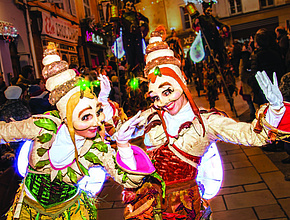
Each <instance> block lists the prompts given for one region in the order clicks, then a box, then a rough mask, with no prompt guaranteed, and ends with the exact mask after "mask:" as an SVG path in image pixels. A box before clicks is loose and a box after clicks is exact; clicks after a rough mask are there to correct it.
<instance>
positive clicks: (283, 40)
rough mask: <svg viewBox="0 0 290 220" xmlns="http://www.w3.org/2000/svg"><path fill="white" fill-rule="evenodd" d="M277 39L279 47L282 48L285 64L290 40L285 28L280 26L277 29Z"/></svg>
mask: <svg viewBox="0 0 290 220" xmlns="http://www.w3.org/2000/svg"><path fill="white" fill-rule="evenodd" d="M275 33H276V39H277V42H278V46H279V48H280V51H281V54H282V59H283V62H285V58H286V54H287V51H288V49H289V39H288V37H287V31H286V30H285V28H284V27H282V26H279V27H277V28H276V29H275Z"/></svg>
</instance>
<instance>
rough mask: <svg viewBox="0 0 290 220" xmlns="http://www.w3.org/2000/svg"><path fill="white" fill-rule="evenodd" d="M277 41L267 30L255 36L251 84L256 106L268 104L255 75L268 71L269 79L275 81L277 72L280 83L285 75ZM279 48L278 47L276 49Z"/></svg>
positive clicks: (261, 30) (260, 31) (258, 32)
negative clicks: (274, 73)
mask: <svg viewBox="0 0 290 220" xmlns="http://www.w3.org/2000/svg"><path fill="white" fill-rule="evenodd" d="M275 44H276V43H275V39H274V38H273V37H272V35H271V33H270V32H269V31H267V30H266V29H260V30H258V31H257V33H256V35H255V48H256V49H255V51H254V52H253V54H252V56H251V77H250V78H249V84H250V85H251V87H252V89H253V92H254V98H253V102H254V103H255V104H256V105H258V106H259V105H262V104H264V103H266V102H267V100H266V98H265V96H264V93H263V92H262V90H261V89H260V87H259V85H258V83H257V81H256V78H255V74H256V73H257V71H263V70H264V71H266V73H267V75H268V77H269V79H271V80H273V72H276V75H277V79H278V82H280V80H281V77H282V76H283V75H284V68H283V62H282V57H281V54H280V53H279V50H278V49H277V48H278V46H277V44H276V45H275ZM276 46H277V47H276Z"/></svg>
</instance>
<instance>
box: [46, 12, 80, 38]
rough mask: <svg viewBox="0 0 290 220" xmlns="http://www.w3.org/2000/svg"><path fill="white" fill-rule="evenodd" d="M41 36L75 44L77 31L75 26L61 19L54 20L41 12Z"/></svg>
mask: <svg viewBox="0 0 290 220" xmlns="http://www.w3.org/2000/svg"><path fill="white" fill-rule="evenodd" d="M42 21H43V25H42V34H45V35H49V36H51V37H54V38H57V39H60V40H65V41H70V42H74V43H77V41H78V31H79V28H78V26H77V25H72V24H71V23H70V22H67V21H65V20H63V19H61V18H55V17H52V16H50V14H48V13H45V12H42Z"/></svg>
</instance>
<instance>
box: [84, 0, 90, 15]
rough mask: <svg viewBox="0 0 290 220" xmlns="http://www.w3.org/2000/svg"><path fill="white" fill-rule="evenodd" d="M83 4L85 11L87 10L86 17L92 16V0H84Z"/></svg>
mask: <svg viewBox="0 0 290 220" xmlns="http://www.w3.org/2000/svg"><path fill="white" fill-rule="evenodd" d="M83 6H84V11H85V17H86V18H87V17H90V16H91V15H92V12H91V7H90V0H83ZM87 12H89V13H87Z"/></svg>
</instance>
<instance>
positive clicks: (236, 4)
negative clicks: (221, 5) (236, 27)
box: [228, 0, 243, 15]
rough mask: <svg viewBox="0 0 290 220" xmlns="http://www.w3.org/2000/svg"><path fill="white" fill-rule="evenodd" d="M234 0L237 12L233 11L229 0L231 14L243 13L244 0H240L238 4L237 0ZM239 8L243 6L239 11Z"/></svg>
mask: <svg viewBox="0 0 290 220" xmlns="http://www.w3.org/2000/svg"><path fill="white" fill-rule="evenodd" d="M232 1H233V3H234V10H235V12H232V5H231V0H228V4H229V12H230V14H231V15H237V14H242V13H243V7H242V0H239V1H240V5H238V3H237V0H232ZM239 6H240V7H239ZM239 8H241V10H240V11H238V9H239Z"/></svg>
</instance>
